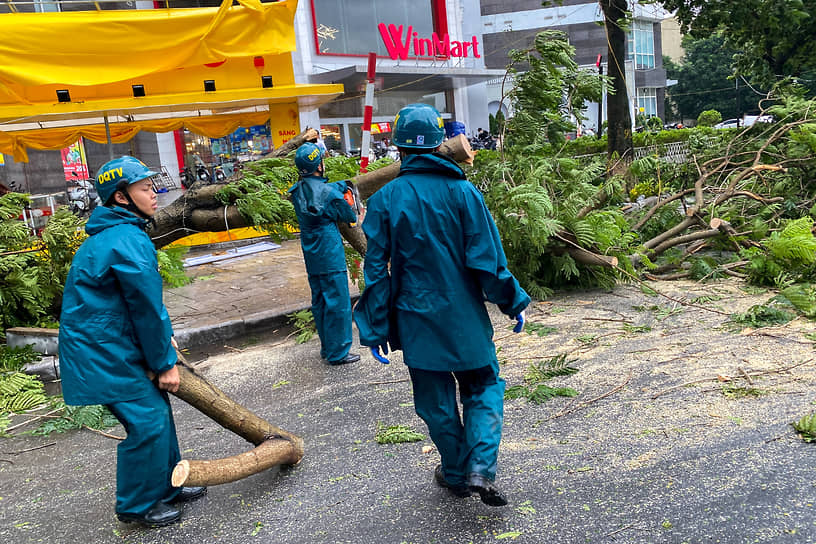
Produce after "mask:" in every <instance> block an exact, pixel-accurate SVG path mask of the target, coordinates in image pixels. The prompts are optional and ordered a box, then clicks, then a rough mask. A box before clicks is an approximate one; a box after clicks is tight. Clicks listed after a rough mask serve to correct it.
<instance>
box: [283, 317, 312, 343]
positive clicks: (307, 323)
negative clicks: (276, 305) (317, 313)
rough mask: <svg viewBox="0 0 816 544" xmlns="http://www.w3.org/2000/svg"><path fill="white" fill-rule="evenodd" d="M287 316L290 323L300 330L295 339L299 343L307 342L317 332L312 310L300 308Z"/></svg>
mask: <svg viewBox="0 0 816 544" xmlns="http://www.w3.org/2000/svg"><path fill="white" fill-rule="evenodd" d="M286 317H288V318H289V323H291V324H292V325H294V327H295V330H296V331H297V332H298V335H297V338H296V339H295V341H296V342H297V343H298V344H305V343H306V342H308V341H309V340H311V339H312V338H313V337H314V335H315V334H317V327H316V326H315V321H314V316H313V315H312V311H311V310H300V311H298V312H294V313H291V314H289V315H288V316H286Z"/></svg>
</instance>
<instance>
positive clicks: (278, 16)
mask: <svg viewBox="0 0 816 544" xmlns="http://www.w3.org/2000/svg"><path fill="white" fill-rule="evenodd" d="M238 2H239V3H240V4H241V5H240V6H235V7H232V0H225V1H224V2H223V3H222V4H221V6H220V7H218V8H195V9H146V10H121V11H116V10H104V11H76V12H45V13H8V14H4V15H2V16H0V58H2V59H3V61H2V63H0V82H2V83H3V84H5V85H14V84H17V85H22V86H36V85H48V84H51V83H66V84H67V83H70V84H72V85H82V86H88V85H101V84H105V83H113V82H116V81H123V80H126V79H132V78H137V77H141V76H144V75H146V74H152V73H157V72H166V71H169V70H174V69H176V68H182V67H185V66H197V65H202V64H207V63H214V62H220V61H223V60H225V59H228V58H235V57H251V56H254V55H276V54H280V53H289V52H291V51H294V50H295V31H294V24H293V21H294V17H295V10H296V9H297V0H285V1H283V2H274V3H265V4H264V3H261V2H260V1H259V0H238ZM43 46H45V47H43ZM91 68H92V69H91Z"/></svg>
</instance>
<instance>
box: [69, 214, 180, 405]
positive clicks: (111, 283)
mask: <svg viewBox="0 0 816 544" xmlns="http://www.w3.org/2000/svg"><path fill="white" fill-rule="evenodd" d="M145 223H146V222H145V220H144V219H140V218H139V217H137V216H136V215H134V214H132V213H130V212H129V211H126V210H124V209H122V208H108V207H104V206H100V207H98V208H96V209H94V211H93V213H92V214H91V217H90V219H88V223H87V224H86V226H85V230H86V232H87V233H88V234H89V235H90V237H89V238H88V239H87V240H85V242H84V243H83V244H82V246H81V247H80V248H79V250H78V251H77V253H76V255H75V256H74V260H73V263H72V264H71V270H70V272H69V273H68V279H67V280H66V282H65V291H64V293H63V298H62V315H61V316H60V329H59V352H60V354H59V355H60V373H61V377H62V389H63V396H64V398H65V402H66V403H67V404H75V405H76V404H110V403H115V402H122V401H128V400H135V399H140V398H143V397H146V396H148V395H151V394H154V390H155V388H156V386H155V385H153V384H152V383H151V382H150V380H149V379H148V378H147V376H146V374H145V371H146V370H151V371H153V372H154V373H156V374H159V373H161V372H164V371H166V370H169V369H170V368H171V367H172V366H173V365H174V364H175V363H176V352H175V350H174V349H173V346H172V345H171V343H170V338H171V336H172V335H173V329H172V327H171V325H170V317H169V316H168V315H167V310H166V309H165V307H164V304H163V302H162V279H161V276H160V275H159V270H158V262H157V260H156V249H155V248H154V247H153V243H152V242H151V241H150V238H149V237H148V236H147V234H146V233H145V231H144V226H145Z"/></svg>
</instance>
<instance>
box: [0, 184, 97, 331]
mask: <svg viewBox="0 0 816 544" xmlns="http://www.w3.org/2000/svg"><path fill="white" fill-rule="evenodd" d="M27 204H28V197H27V196H26V195H20V194H18V193H8V194H6V195H3V196H0V337H4V336H5V335H4V331H5V330H6V329H7V328H10V327H18V326H37V325H45V324H48V323H51V322H53V321H55V320H56V319H57V318H58V316H59V309H60V304H61V297H62V288H63V285H64V284H65V278H66V277H67V276H68V270H69V268H70V266H71V259H72V258H73V255H74V253H75V252H76V250H77V248H78V247H79V245H80V244H81V243H82V240H83V239H84V237H85V235H84V232H82V230H81V226H82V224H83V222H82V221H81V220H80V219H79V218H77V217H76V216H74V215H73V214H72V213H71V212H70V211H69V210H68V209H67V208H65V207H61V208H58V209H57V211H56V213H55V214H54V215H53V216H52V217H51V218H50V219H49V221H48V224H47V225H46V227H45V229H44V231H43V233H42V238H37V237H35V236H33V235H31V234H30V232H29V231H28V229H27V228H26V226H25V224H24V223H23V222H22V221H19V220H17V217H18V216H19V215H20V214H21V213H22V209H23V206H26V205H27Z"/></svg>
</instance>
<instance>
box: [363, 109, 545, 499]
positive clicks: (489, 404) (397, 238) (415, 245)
mask: <svg viewBox="0 0 816 544" xmlns="http://www.w3.org/2000/svg"><path fill="white" fill-rule="evenodd" d="M443 136H444V130H443V123H442V119H441V117H440V115H439V113H438V112H437V111H436V110H435V109H434V108H432V107H431V106H428V105H425V104H411V105H408V106H406V107H405V108H403V109H402V110H400V112H399V113H398V114H397V117H396V119H395V120H394V140H393V141H394V144H396V146H397V147H398V148H399V149H400V154H401V155H402V165H401V167H400V173H399V175H398V177H397V178H396V179H394V180H393V181H391V182H390V183H388V184H387V185H385V186H384V187H383V188H382V189H380V190H379V191H377V192H376V193H374V195H372V196H371V198H370V199H369V200H368V209H367V212H366V217H365V220H364V221H363V231H364V232H365V235H366V239H367V241H368V249H367V251H366V255H365V269H364V272H365V282H366V287H365V291H364V292H363V294H362V296H361V298H360V301H359V303H358V304H357V307H356V308H355V312H354V320H355V322H356V323H357V328H358V329H359V333H360V343H361V344H362V345H365V346H371V347H372V354H373V355H374V356H375V357H376V358H377V359H378V360H380V361H381V362H387V359H385V357H384V353H387V352H388V344H390V346H391V348H392V349H401V350H402V352H403V359H404V361H405V364H406V365H408V369H409V372H410V376H411V381H412V383H413V390H414V406H415V410H416V413H417V415H419V417H421V418H422V419H423V420H424V421H425V423H426V424H427V425H428V430H429V432H430V435H431V439H432V440H433V442H434V444H436V447H437V449H438V450H439V453H440V455H441V461H442V463H441V465H440V466H438V467H436V471H435V473H434V478H435V481H436V483H437V484H438V485H440V486H441V487H445V488H448V489H449V490H450V491H451V492H453V493H454V494H455V495H457V496H468V495H470V492H471V491H475V492H478V493H479V495H480V497H481V500H482V501H483V502H484V503H486V504H489V505H491V506H502V505H504V504H507V499H506V497H505V496H504V494H503V493H502V492H501V491H500V490H499V489H498V487H496V485H495V483H494V480H495V476H496V467H497V457H498V449H499V442H500V440H501V431H502V422H503V404H504V387H505V386H504V380H502V379H501V378H500V377H499V365H498V362H497V360H496V349H495V346H494V345H493V340H492V338H493V327H492V325H491V322H490V318H489V316H488V312H487V309H486V307H485V300H487V301H490V302H492V303H494V304H497V305H498V307H499V309H500V310H501V311H502V312H504V313H505V314H507V315H508V316H510V317H512V318H515V319H517V320H518V325H517V326H516V328H515V329H514V330H515V331H516V332H518V331H520V330H521V325H522V324H523V319H524V317H523V316H524V314H523V310H524V308H525V307H526V306H527V305H528V304H529V303H530V297H529V296H528V295H527V293H525V292H524V290H523V289H522V288H521V287H520V286H519V284H518V282H517V281H516V279H515V278H514V277H513V275H512V274H511V273H510V272H509V271H508V270H507V260H506V258H505V255H504V250H503V248H502V244H501V240H500V239H499V233H498V231H497V229H496V225H495V223H494V222H493V218H492V217H491V215H490V212H489V211H488V209H487V207H486V206H485V203H484V200H483V199H482V196H481V194H480V193H479V191H478V190H477V189H476V187H474V186H473V185H472V184H471V183H470V182H469V181H468V180H467V179H466V178H465V174H464V172H463V171H462V169H461V168H459V166H458V165H457V164H456V163H455V162H454V161H452V160H451V159H449V158H447V157H445V156H443V155H441V154H439V153H436V152H435V151H436V150H437V149H438V147H439V145H440V144H441V143H442V139H443ZM457 383H458V386H459V395H460V399H461V402H462V415H461V417H460V412H459V406H458V404H457V400H456V389H457Z"/></svg>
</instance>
